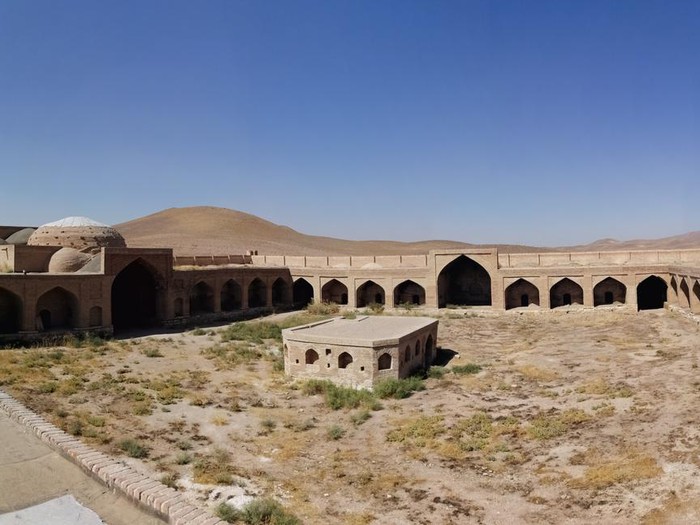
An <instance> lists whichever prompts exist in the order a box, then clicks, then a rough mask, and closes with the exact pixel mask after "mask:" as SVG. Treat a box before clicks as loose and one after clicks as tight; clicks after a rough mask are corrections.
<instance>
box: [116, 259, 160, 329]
mask: <svg viewBox="0 0 700 525" xmlns="http://www.w3.org/2000/svg"><path fill="white" fill-rule="evenodd" d="M157 288H158V287H157V281H156V278H155V276H154V274H153V272H152V271H151V270H150V269H149V268H148V267H147V266H146V265H145V264H144V263H143V262H142V261H141V259H137V260H135V261H134V262H132V263H131V264H129V265H128V266H127V267H126V268H124V269H123V270H122V271H121V272H119V273H118V274H117V276H116V277H115V278H114V281H113V282H112V325H114V329H115V330H121V329H124V328H148V327H151V326H154V325H155V324H156V323H157V321H158V314H157V311H158V309H157V306H156V304H157Z"/></svg>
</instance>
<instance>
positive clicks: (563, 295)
mask: <svg viewBox="0 0 700 525" xmlns="http://www.w3.org/2000/svg"><path fill="white" fill-rule="evenodd" d="M569 304H583V288H581V286H579V285H578V284H577V283H575V282H574V281H572V280H571V279H569V278H568V277H564V278H563V279H562V280H561V281H559V282H558V283H557V284H555V285H554V286H552V288H551V290H550V291H549V307H550V308H557V307H558V306H566V305H569Z"/></svg>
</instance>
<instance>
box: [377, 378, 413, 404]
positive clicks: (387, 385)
mask: <svg viewBox="0 0 700 525" xmlns="http://www.w3.org/2000/svg"><path fill="white" fill-rule="evenodd" d="M424 389H425V385H424V384H423V380H422V379H421V378H419V377H416V376H411V377H407V378H405V379H384V380H382V381H379V382H378V383H377V384H376V385H374V393H375V394H376V395H377V397H379V398H380V399H387V398H389V397H391V398H394V399H404V398H406V397H408V396H410V395H411V394H412V393H413V392H416V391H418V390H424Z"/></svg>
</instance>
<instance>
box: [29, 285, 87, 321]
mask: <svg viewBox="0 0 700 525" xmlns="http://www.w3.org/2000/svg"><path fill="white" fill-rule="evenodd" d="M36 316H37V329H38V330H39V331H40V332H43V331H49V330H69V329H71V328H75V323H76V322H77V319H78V299H77V297H75V295H73V294H72V293H70V292H68V291H66V290H64V289H63V288H61V287H60V286H57V287H56V288H52V289H51V290H49V291H48V292H46V293H45V294H44V295H42V296H41V297H39V300H38V301H37V302H36Z"/></svg>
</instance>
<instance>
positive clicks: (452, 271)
mask: <svg viewBox="0 0 700 525" xmlns="http://www.w3.org/2000/svg"><path fill="white" fill-rule="evenodd" d="M447 305H455V306H490V305H491V276H490V275H489V273H488V272H487V271H486V270H485V269H484V267H483V266H481V265H480V264H479V263H477V262H476V261H474V260H472V259H470V258H469V257H466V256H465V255H460V256H459V257H457V258H456V259H455V260H454V261H452V262H451V263H450V264H448V265H447V266H445V268H443V270H442V271H441V272H440V275H438V306H439V307H440V308H444V307H445V306H447Z"/></svg>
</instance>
